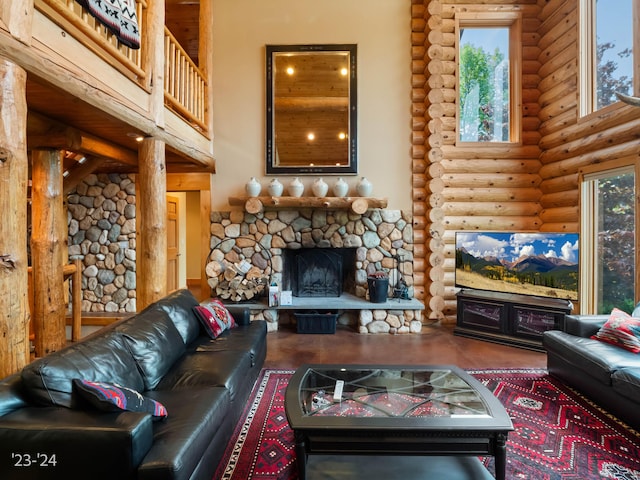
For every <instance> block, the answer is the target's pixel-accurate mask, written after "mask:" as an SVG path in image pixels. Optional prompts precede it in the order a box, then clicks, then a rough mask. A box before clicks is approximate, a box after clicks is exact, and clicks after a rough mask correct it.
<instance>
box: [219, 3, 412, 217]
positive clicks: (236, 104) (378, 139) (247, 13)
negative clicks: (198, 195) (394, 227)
mask: <svg viewBox="0 0 640 480" xmlns="http://www.w3.org/2000/svg"><path fill="white" fill-rule="evenodd" d="M213 15H214V18H213V36H214V39H213V42H214V51H213V85H212V89H213V101H214V111H213V117H214V125H213V130H214V135H215V138H214V156H215V158H216V170H217V173H216V175H214V176H213V191H212V199H213V203H212V210H229V209H230V207H229V205H228V202H227V198H228V197H229V196H235V195H243V194H244V185H245V183H246V182H247V181H248V180H249V178H250V177H251V176H255V177H256V178H258V180H260V182H261V183H262V185H263V191H266V185H267V184H268V183H269V181H270V180H271V178H272V176H269V177H267V176H266V175H265V153H264V151H265V45H266V44H276V45H277V44H314V43H316V44H319V43H355V44H357V45H358V153H359V155H358V170H359V172H358V177H355V176H353V177H344V178H345V180H347V182H349V183H350V184H351V185H352V186H354V185H355V184H356V183H357V180H358V178H359V177H360V176H366V177H367V178H368V179H369V180H370V181H371V182H372V183H373V186H374V188H373V193H372V196H375V197H386V198H388V199H389V205H388V208H392V209H402V210H408V211H410V210H411V205H412V201H411V184H412V182H411V1H410V0H323V1H317V0H266V1H265V0H213ZM316 177H317V175H313V176H307V177H304V178H302V177H301V180H302V181H303V182H304V183H305V184H306V185H307V190H306V191H309V190H310V185H311V183H312V181H313V180H314V179H315V178H316ZM291 178H292V177H286V176H279V179H280V181H281V182H282V183H283V184H285V186H286V185H287V184H288V183H289V181H290V180H291ZM325 180H326V181H327V183H329V184H330V185H332V184H333V182H334V181H335V178H325ZM305 194H306V193H305Z"/></svg>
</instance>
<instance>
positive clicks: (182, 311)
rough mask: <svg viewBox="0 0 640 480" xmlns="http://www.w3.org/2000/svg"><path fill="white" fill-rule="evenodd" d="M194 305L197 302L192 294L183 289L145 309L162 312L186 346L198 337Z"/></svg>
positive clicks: (198, 322) (198, 328) (198, 324)
mask: <svg viewBox="0 0 640 480" xmlns="http://www.w3.org/2000/svg"><path fill="white" fill-rule="evenodd" d="M196 305H198V300H196V297H194V296H193V293H191V292H190V291H189V290H187V289H184V288H183V289H180V290H176V291H175V292H172V293H170V294H169V295H167V296H166V297H164V298H161V299H160V300H158V301H157V302H155V303H154V304H153V305H150V306H149V307H147V308H149V309H153V308H160V309H162V310H164V311H165V312H166V313H167V315H169V318H170V319H171V321H172V322H173V324H174V325H175V326H176V328H177V329H178V332H180V336H181V337H182V340H184V343H185V344H187V345H188V344H190V343H191V342H193V341H194V340H195V339H196V338H198V336H199V335H200V321H199V320H198V318H197V317H196V316H195V314H194V313H193V307H194V306H196ZM140 313H142V312H140Z"/></svg>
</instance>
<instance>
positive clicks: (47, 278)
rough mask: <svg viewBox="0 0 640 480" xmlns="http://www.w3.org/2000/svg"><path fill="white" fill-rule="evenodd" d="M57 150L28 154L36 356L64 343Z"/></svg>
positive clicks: (63, 240)
mask: <svg viewBox="0 0 640 480" xmlns="http://www.w3.org/2000/svg"><path fill="white" fill-rule="evenodd" d="M62 159H63V152H61V151H60V150H34V151H33V152H32V153H31V163H32V173H31V177H32V185H33V186H32V188H31V197H32V202H31V219H32V220H31V224H32V227H31V228H32V231H31V259H32V264H33V312H32V320H33V330H34V333H35V342H34V345H35V350H36V356H38V357H43V356H45V355H47V354H49V353H51V352H55V351H57V350H60V349H61V348H62V347H64V346H65V344H66V338H67V334H66V319H65V283H64V272H63V268H64V263H65V258H66V257H65V253H66V249H67V229H66V227H67V216H66V215H65V212H64V206H63V202H62Z"/></svg>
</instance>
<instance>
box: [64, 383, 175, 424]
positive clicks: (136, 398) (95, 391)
mask: <svg viewBox="0 0 640 480" xmlns="http://www.w3.org/2000/svg"><path fill="white" fill-rule="evenodd" d="M73 386H74V387H75V388H76V390H77V391H78V393H79V394H80V396H81V397H82V398H84V399H85V400H87V402H89V403H90V404H91V405H93V406H94V407H95V408H97V409H98V410H102V411H103V412H119V411H126V412H145V413H150V414H151V415H152V416H153V417H154V418H157V419H160V418H166V416H167V409H166V408H165V407H164V405H162V404H161V403H160V402H156V401H155V400H153V399H151V398H147V397H145V396H144V395H142V394H141V393H139V392H138V391H136V390H133V389H131V388H127V387H121V386H120V385H115V384H113V383H105V382H91V381H89V380H81V379H78V378H76V379H74V380H73Z"/></svg>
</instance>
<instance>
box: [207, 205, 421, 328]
mask: <svg viewBox="0 0 640 480" xmlns="http://www.w3.org/2000/svg"><path fill="white" fill-rule="evenodd" d="M236 240H237V241H236ZM255 242H257V243H258V244H260V246H261V247H262V248H264V249H267V250H268V251H269V252H270V254H271V260H270V263H271V268H272V270H273V272H272V279H273V280H274V281H275V282H276V283H278V284H280V285H281V284H282V270H283V259H282V250H283V249H299V248H342V247H353V248H356V273H355V292H352V293H354V294H355V295H356V296H358V297H361V298H363V299H364V298H366V296H367V275H368V274H370V273H373V272H375V271H379V270H384V271H387V272H388V273H389V283H390V285H391V286H394V285H395V283H396V282H397V279H398V265H397V261H396V259H395V258H394V257H395V256H396V255H397V256H399V257H400V258H401V259H402V263H401V265H400V267H399V269H400V273H401V274H402V278H403V279H404V280H405V282H406V283H407V285H408V288H409V295H410V296H411V297H413V227H412V223H411V214H409V213H407V212H402V211H400V210H390V209H372V210H369V211H367V212H366V213H365V214H363V215H359V214H355V213H353V212H350V211H346V210H337V211H327V210H322V209H300V210H278V211H275V210H269V211H266V212H263V213H259V214H255V215H253V214H250V213H246V212H241V211H232V212H212V214H211V249H212V253H211V255H210V259H211V260H221V259H222V258H223V257H224V258H226V260H227V261H229V262H231V263H235V262H237V261H238V253H240V252H241V253H242V255H243V257H244V258H247V259H251V261H252V263H253V264H256V263H257V262H258V263H260V262H264V259H262V258H261V256H260V255H256V252H255V251H254V250H252V247H253V245H254V244H255ZM265 265H266V264H263V265H262V267H263V268H264V267H265ZM372 305H373V304H372ZM252 313H253V314H254V318H264V319H265V320H267V322H268V326H269V330H270V331H273V330H276V329H277V323H278V314H279V313H278V311H276V310H260V311H256V312H252ZM421 313H422V312H421V311H420V310H404V311H403V310H393V311H391V310H389V311H387V310H379V309H378V310H374V309H371V310H368V309H363V310H361V311H360V312H359V314H358V322H359V326H358V329H359V331H360V332H361V333H409V332H414V333H417V332H420V330H421V326H422V323H421ZM350 317H351V314H350V312H347V313H346V314H345V315H343V318H342V319H341V322H342V323H346V322H349V318H350Z"/></svg>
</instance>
